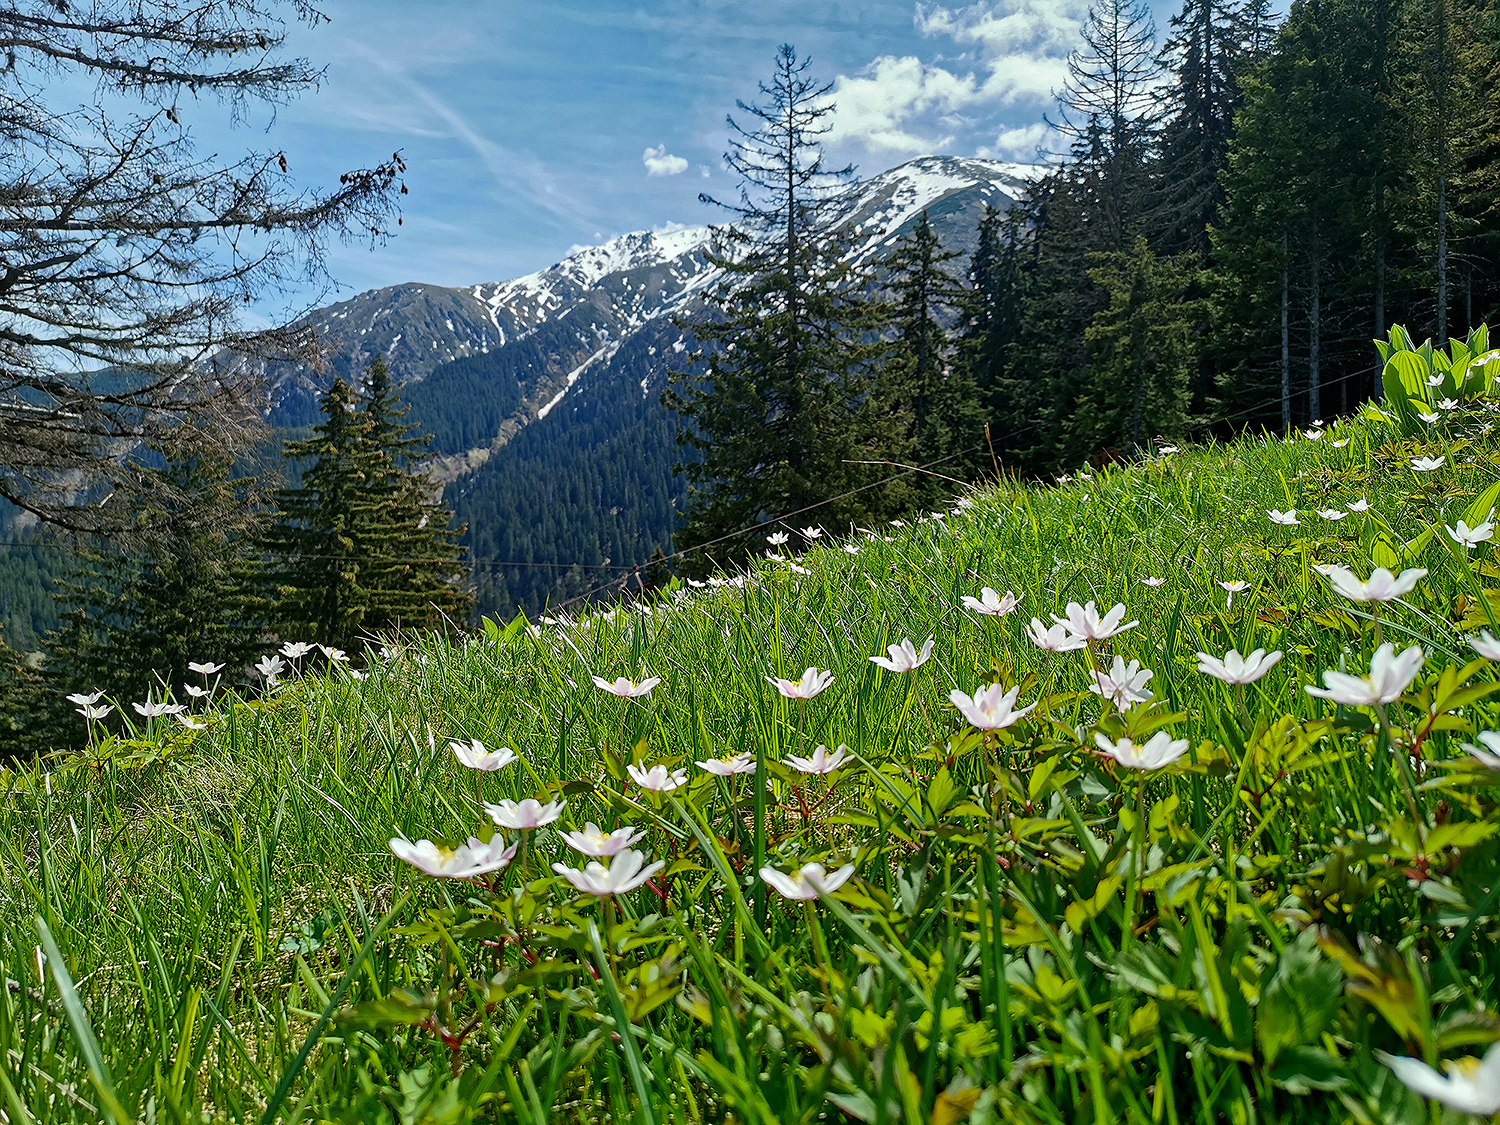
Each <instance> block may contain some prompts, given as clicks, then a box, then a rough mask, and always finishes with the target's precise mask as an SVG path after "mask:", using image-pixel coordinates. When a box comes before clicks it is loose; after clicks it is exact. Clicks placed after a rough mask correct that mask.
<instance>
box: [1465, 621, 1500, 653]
mask: <svg viewBox="0 0 1500 1125" xmlns="http://www.w3.org/2000/svg"><path fill="white" fill-rule="evenodd" d="M1469 646H1470V647H1471V648H1473V650H1474V651H1475V652H1477V653H1478V654H1479V655H1480V656H1482V657H1484V658H1485V659H1486V660H1500V641H1497V640H1496V639H1495V638H1494V637H1492V636H1490V631H1489V630H1488V629H1486V630H1484V631H1483V632H1482V633H1480V634H1479V635H1478V636H1476V637H1470V638H1469Z"/></svg>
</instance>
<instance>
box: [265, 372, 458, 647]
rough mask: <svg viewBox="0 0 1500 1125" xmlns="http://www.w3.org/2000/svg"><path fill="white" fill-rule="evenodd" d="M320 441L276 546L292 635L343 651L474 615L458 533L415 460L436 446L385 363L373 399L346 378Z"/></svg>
mask: <svg viewBox="0 0 1500 1125" xmlns="http://www.w3.org/2000/svg"><path fill="white" fill-rule="evenodd" d="M321 406H322V410H323V421H322V423H320V424H319V425H318V426H317V427H315V428H314V432H313V436H312V437H310V438H308V439H306V440H304V441H294V442H287V443H286V445H285V448H284V453H285V456H287V457H288V458H292V459H294V460H303V461H306V460H311V464H310V465H308V467H307V468H306V469H305V471H304V472H303V473H302V478H301V483H300V487H298V488H293V489H283V490H281V491H280V492H279V493H278V494H277V503H278V507H279V509H280V515H279V518H278V520H277V523H276V526H275V527H274V528H273V529H272V531H271V534H270V535H269V536H268V538H267V547H268V548H269V550H270V552H271V554H272V556H273V558H274V560H275V561H274V563H273V565H272V571H271V573H272V580H273V584H274V587H275V591H276V594H277V596H278V598H279V599H280V602H279V605H278V606H277V617H278V620H279V622H280V624H281V627H282V628H283V629H285V630H286V631H287V632H289V633H293V634H295V635H297V636H299V637H300V636H306V637H310V638H311V639H312V640H315V641H317V642H319V643H320V644H325V645H328V646H330V647H334V648H343V649H352V648H353V647H355V645H356V644H358V643H359V641H361V640H362V639H365V638H372V637H374V636H376V635H377V634H379V633H381V632H384V631H388V630H394V629H402V628H406V629H416V628H428V627H434V626H441V625H442V624H443V623H444V622H445V620H448V619H451V618H453V617H455V616H460V615H462V614H463V613H465V612H467V607H468V602H469V595H468V592H467V590H466V588H465V587H464V585H463V579H464V576H465V573H466V571H465V568H464V567H463V565H462V564H461V562H460V552H461V548H460V547H459V546H458V542H457V537H458V534H459V533H458V532H457V531H455V530H453V529H451V528H450V527H449V523H450V521H451V517H450V515H449V512H448V510H447V509H446V508H444V507H443V506H442V505H441V504H437V503H434V502H433V501H432V500H431V499H430V498H429V495H430V492H431V490H432V484H431V482H430V481H428V480H427V479H426V478H425V477H424V476H422V475H421V474H418V473H416V472H414V471H413V470H412V468H411V467H410V465H409V464H407V463H406V459H407V458H408V457H409V455H410V454H411V453H412V452H414V451H416V450H417V449H419V448H422V447H424V446H425V444H426V441H425V439H418V438H413V437H412V433H411V431H412V429H413V428H412V427H409V426H406V425H405V424H404V423H403V422H402V421H401V419H402V417H403V415H404V410H402V409H401V407H400V406H399V404H398V401H397V398H396V395H395V391H394V389H393V388H392V386H391V383H390V373H389V371H388V370H387V369H386V367H385V365H384V363H382V362H381V361H379V360H377V361H376V362H375V363H374V364H372V365H371V367H370V369H369V372H368V393H367V395H366V396H365V397H364V399H363V400H361V396H360V395H359V394H358V393H357V392H356V391H355V390H354V388H352V387H351V386H350V385H349V384H348V383H346V382H344V381H343V380H342V379H336V380H334V383H333V385H332V386H331V387H330V388H329V389H328V391H327V393H326V394H325V395H324V396H323V399H322V403H321Z"/></svg>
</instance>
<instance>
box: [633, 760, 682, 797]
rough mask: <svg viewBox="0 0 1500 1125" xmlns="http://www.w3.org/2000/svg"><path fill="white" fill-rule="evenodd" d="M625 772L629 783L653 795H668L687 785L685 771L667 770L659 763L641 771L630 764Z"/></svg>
mask: <svg viewBox="0 0 1500 1125" xmlns="http://www.w3.org/2000/svg"><path fill="white" fill-rule="evenodd" d="M625 772H626V773H628V774H629V775H630V780H631V781H633V782H635V783H636V784H637V785H639V786H640V787H641V788H642V789H649V790H651V792H653V793H670V792H671V791H672V790H674V789H679V788H681V787H682V786H684V785H686V784H687V770H669V769H667V767H666V766H664V765H661V764H660V763H658V764H657V765H654V766H652V767H651V768H650V769H642V768H641V767H640V766H638V765H636V764H635V763H634V762H632V763H630V765H628V766H626V767H625Z"/></svg>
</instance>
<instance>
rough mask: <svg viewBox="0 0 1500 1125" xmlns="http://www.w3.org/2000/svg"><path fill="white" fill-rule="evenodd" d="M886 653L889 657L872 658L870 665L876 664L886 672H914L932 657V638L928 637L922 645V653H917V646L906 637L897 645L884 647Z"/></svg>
mask: <svg viewBox="0 0 1500 1125" xmlns="http://www.w3.org/2000/svg"><path fill="white" fill-rule="evenodd" d="M885 650H886V652H888V653H890V654H891V655H890V657H889V658H887V657H884V656H872V657H870V663H871V664H878V665H880V667H882V668H884V669H885V670H886V671H887V672H914V671H916V670H917V669H918V668H920V667H921V666H922V665H924V664H926V663H927V659H928V657H930V656H931V655H932V638H931V637H928V638H927V640H926V642H925V643H924V644H923V645H922V651H921V652H918V651H917V646H916V645H914V644H912V643H911V638H910V637H907V638H906V639H905V640H904V641H902V642H901V643H900V644H899V645H886V649H885Z"/></svg>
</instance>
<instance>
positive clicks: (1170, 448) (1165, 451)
mask: <svg viewBox="0 0 1500 1125" xmlns="http://www.w3.org/2000/svg"><path fill="white" fill-rule="evenodd" d="M1156 452H1157V453H1159V454H1161V455H1162V456H1163V457H1170V456H1172V454H1174V453H1176V452H1177V447H1176V446H1175V445H1164V446H1162V447H1161V448H1160V449H1158V450H1157V451H1156Z"/></svg>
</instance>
